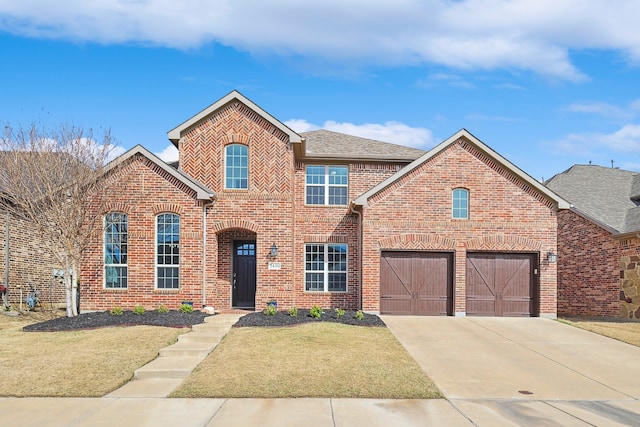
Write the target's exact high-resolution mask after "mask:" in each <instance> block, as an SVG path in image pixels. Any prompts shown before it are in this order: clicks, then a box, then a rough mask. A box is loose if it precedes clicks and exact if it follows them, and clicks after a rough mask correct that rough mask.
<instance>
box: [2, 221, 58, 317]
mask: <svg viewBox="0 0 640 427" xmlns="http://www.w3.org/2000/svg"><path fill="white" fill-rule="evenodd" d="M6 221H7V214H6V212H0V283H4V282H5V254H6V249H7V246H6V224H7V222H6ZM9 235H10V240H9V301H10V303H11V304H13V305H14V306H15V307H16V308H19V305H20V304H19V303H20V289H19V288H18V286H20V287H22V292H23V294H22V300H23V301H24V299H25V298H26V296H27V295H26V293H27V291H28V287H27V283H33V284H34V285H36V287H37V289H38V290H39V291H40V300H41V304H42V307H43V308H55V307H57V306H59V305H60V304H64V303H65V292H64V285H63V284H62V283H60V281H59V280H57V279H54V277H53V269H60V268H61V267H60V265H59V264H58V261H57V260H56V257H55V255H54V254H52V253H51V250H50V249H49V246H48V245H44V244H43V243H42V238H41V237H40V236H39V235H38V234H37V233H36V231H35V229H34V227H33V226H32V225H31V224H30V223H29V222H28V221H26V220H24V219H19V218H16V217H13V216H10V220H9Z"/></svg>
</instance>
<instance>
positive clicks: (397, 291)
mask: <svg viewBox="0 0 640 427" xmlns="http://www.w3.org/2000/svg"><path fill="white" fill-rule="evenodd" d="M452 260H453V254H451V253H442V252H437V253H434V252H395V251H394V252H382V256H381V258H380V313H381V314H418V315H432V316H433V315H440V316H446V315H451V314H452V311H453V279H452V277H453V275H452V266H453V263H452Z"/></svg>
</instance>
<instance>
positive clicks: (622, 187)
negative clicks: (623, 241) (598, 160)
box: [545, 165, 640, 233]
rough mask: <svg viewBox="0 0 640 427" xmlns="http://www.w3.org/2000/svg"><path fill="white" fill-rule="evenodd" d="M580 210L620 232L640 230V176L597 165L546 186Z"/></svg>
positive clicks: (583, 167) (573, 170)
mask: <svg viewBox="0 0 640 427" xmlns="http://www.w3.org/2000/svg"><path fill="white" fill-rule="evenodd" d="M545 184H546V185H547V187H549V188H550V189H551V190H553V191H554V192H556V193H558V194H559V195H560V196H561V197H562V198H564V199H566V200H567V201H569V202H570V203H571V204H572V205H573V206H574V207H575V208H576V209H577V210H578V211H580V212H582V213H583V214H585V215H587V216H589V217H590V218H592V219H594V220H596V221H598V222H600V223H602V224H604V225H606V226H608V227H609V228H612V229H614V230H615V231H616V232H618V233H628V232H633V231H638V230H640V206H638V205H637V204H636V203H635V202H634V201H633V200H632V199H633V198H634V197H637V196H639V195H640V174H638V172H632V171H627V170H622V169H614V168H607V167H602V166H595V165H574V166H572V167H571V168H569V169H567V170H566V171H564V172H562V173H559V174H558V175H556V176H554V177H553V178H551V179H550V180H548V181H547V182H546V183H545Z"/></svg>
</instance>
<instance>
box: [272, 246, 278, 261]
mask: <svg viewBox="0 0 640 427" xmlns="http://www.w3.org/2000/svg"><path fill="white" fill-rule="evenodd" d="M277 256H278V247H277V246H276V244H275V243H274V244H273V245H271V257H272V258H275V257H277Z"/></svg>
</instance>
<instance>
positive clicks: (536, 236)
mask: <svg viewBox="0 0 640 427" xmlns="http://www.w3.org/2000/svg"><path fill="white" fill-rule="evenodd" d="M455 188H465V189H467V190H469V219H463V220H461V219H452V212H451V209H452V205H451V192H452V190H453V189H455ZM556 220H557V218H556V214H555V209H554V208H553V205H552V203H551V201H549V200H547V199H544V198H541V197H540V195H539V194H538V193H537V192H536V191H534V190H533V189H532V188H530V187H528V186H526V185H525V184H523V183H522V182H521V181H520V180H518V179H517V178H516V177H515V176H514V174H513V173H511V172H509V171H508V170H506V169H505V168H504V167H502V166H500V165H498V164H497V163H495V162H492V161H491V160H490V159H487V157H486V156H485V155H484V154H483V153H481V152H479V151H478V150H477V149H475V147H473V146H472V145H471V144H469V143H468V142H466V141H465V140H464V139H460V140H459V141H457V142H455V143H454V144H452V145H450V146H449V147H448V148H446V149H445V150H444V151H442V152H440V153H439V154H438V155H436V156H434V157H432V158H431V159H429V160H428V161H427V162H425V163H423V164H422V165H421V166H420V167H419V168H417V169H414V170H413V171H412V172H411V173H409V174H407V175H405V176H404V177H403V178H402V179H400V180H398V181H397V182H395V183H394V184H393V185H391V186H389V187H387V188H386V189H384V190H383V191H381V192H380V193H378V194H376V195H375V196H373V197H372V198H371V200H370V201H369V207H366V208H364V213H363V236H364V238H363V240H364V249H363V260H364V262H363V288H364V289H365V291H364V295H363V308H364V309H365V310H369V311H379V303H380V294H379V291H380V287H379V282H378V281H379V277H380V254H381V252H382V251H383V250H397V249H402V250H421V251H438V252H453V253H454V262H455V267H454V311H455V313H458V314H463V313H465V312H466V281H465V276H466V258H467V255H466V254H467V251H490V252H527V253H535V254H538V258H539V260H540V263H539V278H538V281H539V289H540V307H539V309H540V315H541V316H547V317H555V315H556V293H555V290H556V264H555V263H551V264H550V263H548V262H547V261H546V259H545V255H546V253H547V252H548V251H549V250H555V248H556V226H557V223H556Z"/></svg>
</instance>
